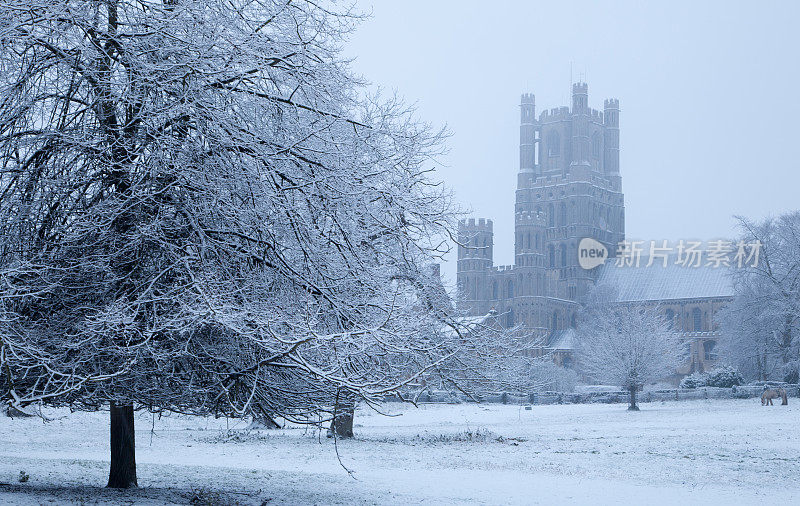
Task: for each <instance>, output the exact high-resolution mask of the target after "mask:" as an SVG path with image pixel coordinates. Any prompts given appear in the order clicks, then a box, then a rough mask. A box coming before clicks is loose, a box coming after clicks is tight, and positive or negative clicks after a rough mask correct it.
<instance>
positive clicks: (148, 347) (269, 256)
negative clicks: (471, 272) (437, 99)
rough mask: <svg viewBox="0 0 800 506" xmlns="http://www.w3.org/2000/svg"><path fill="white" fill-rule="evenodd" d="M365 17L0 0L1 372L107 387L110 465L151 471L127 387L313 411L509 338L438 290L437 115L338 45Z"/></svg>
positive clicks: (96, 395) (54, 401) (236, 7)
mask: <svg viewBox="0 0 800 506" xmlns="http://www.w3.org/2000/svg"><path fill="white" fill-rule="evenodd" d="M355 21H356V18H355V17H354V16H352V15H350V13H349V12H348V11H346V10H345V11H342V10H338V11H337V10H336V7H335V6H334V7H330V8H328V7H325V6H324V5H323V4H319V3H317V2H312V1H308V0H297V1H291V2H287V1H283V0H281V1H277V0H263V1H256V2H251V1H246V0H225V1H220V0H164V1H159V0H152V1H150V0H145V1H135V2H134V1H129V0H102V1H98V0H91V1H88V0H87V1H81V0H43V1H40V2H33V3H31V2H30V1H28V0H8V1H5V2H3V4H2V6H1V7H0V239H1V240H2V241H1V242H0V283H2V289H1V290H2V292H0V388H2V390H0V396H2V398H3V399H4V400H5V401H7V402H9V403H10V404H12V405H14V406H18V407H22V406H25V405H27V404H31V403H36V402H39V403H45V404H50V405H69V406H71V407H72V408H75V409H99V408H101V407H102V406H105V405H109V404H110V406H111V437H112V445H111V473H110V477H109V482H108V485H109V486H112V487H128V486H134V485H136V484H137V480H136V473H135V460H134V433H133V410H134V406H138V407H144V408H148V409H151V410H173V411H178V412H184V413H196V414H207V413H215V414H224V415H229V416H246V415H256V416H260V415H264V416H281V417H284V418H286V419H289V420H294V421H298V422H306V423H309V422H316V423H322V422H323V421H325V420H331V419H335V418H336V417H337V416H338V415H339V414H341V413H342V412H343V410H344V411H347V410H351V409H352V405H353V403H354V402H356V401H358V400H362V401H366V402H377V401H379V400H380V399H381V398H382V397H383V396H384V395H385V394H387V393H388V392H392V391H396V390H399V389H402V388H403V387H404V386H406V385H409V384H412V383H413V382H415V381H416V380H417V379H419V378H420V377H422V376H426V375H427V376H441V378H440V379H442V381H450V382H455V383H459V382H460V381H461V380H463V379H467V380H470V381H475V376H480V375H481V374H483V373H482V372H481V371H486V370H487V367H488V366H491V365H496V364H498V363H502V357H501V356H500V355H499V354H498V353H497V352H498V350H500V349H507V348H503V347H499V346H498V345H497V344H495V345H494V347H493V348H492V347H490V343H488V340H487V339H485V338H483V339H476V336H478V337H480V336H482V335H484V334H482V333H474V332H470V331H469V330H468V329H466V327H465V326H464V325H462V323H461V322H460V320H459V319H458V318H456V317H455V316H456V315H454V314H453V311H452V309H451V308H450V307H449V306H448V305H447V304H440V303H433V302H432V301H433V300H434V299H435V297H432V295H431V294H433V293H434V292H436V291H437V290H438V288H437V287H438V275H437V276H434V275H433V274H432V269H431V267H432V263H433V262H434V261H435V260H436V259H437V258H439V257H440V256H441V255H442V254H443V253H445V252H446V251H447V249H448V247H449V246H448V242H447V240H448V239H449V238H450V237H451V235H450V231H451V227H452V225H453V224H454V219H453V216H452V206H451V200H450V197H449V194H448V193H447V192H446V191H445V190H443V189H442V188H441V186H440V185H438V184H437V183H435V182H434V181H432V180H431V179H430V175H429V169H428V163H427V162H428V161H429V160H430V159H431V157H433V156H435V155H436V154H438V153H439V152H440V150H441V146H442V144H441V141H442V133H441V132H438V131H432V130H431V129H430V128H428V127H427V126H426V125H425V124H421V123H419V122H418V121H416V120H415V119H414V116H413V114H412V111H409V110H408V109H406V108H405V107H404V106H403V105H402V103H400V102H399V101H397V100H395V99H388V100H382V99H380V98H377V97H371V98H369V97H368V95H367V94H366V93H365V91H364V88H363V86H362V85H361V83H360V81H359V80H358V79H356V78H355V77H354V76H353V75H352V74H351V73H350V72H349V71H348V68H347V64H346V62H345V61H343V60H342V58H341V57H340V55H339V46H340V44H341V42H342V41H343V37H344V36H345V35H346V34H347V32H348V31H349V30H351V29H352V28H353V25H354V22H355ZM365 97H367V98H365ZM490 350H491V351H490ZM467 357H469V360H467V359H466V358H467ZM465 365H468V366H465ZM476 371H477V372H476ZM343 400H344V402H342V401H343ZM342 404H344V405H345V406H344V408H342V406H341V405H342Z"/></svg>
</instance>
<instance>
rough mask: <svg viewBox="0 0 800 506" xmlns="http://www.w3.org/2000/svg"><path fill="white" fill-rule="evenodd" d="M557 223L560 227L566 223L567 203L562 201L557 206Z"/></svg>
mask: <svg viewBox="0 0 800 506" xmlns="http://www.w3.org/2000/svg"><path fill="white" fill-rule="evenodd" d="M558 224H559V225H560V226H562V227H563V226H564V225H566V224H567V204H565V203H564V202H562V203H561V205H560V206H558Z"/></svg>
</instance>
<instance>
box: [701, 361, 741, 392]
mask: <svg viewBox="0 0 800 506" xmlns="http://www.w3.org/2000/svg"><path fill="white" fill-rule="evenodd" d="M743 384H744V378H742V375H741V374H739V371H737V370H736V369H735V368H733V367H731V366H729V365H726V366H722V367H717V368H715V369H712V370H711V371H709V372H708V373H707V380H706V386H709V387H719V388H730V387H732V386H737V385H743Z"/></svg>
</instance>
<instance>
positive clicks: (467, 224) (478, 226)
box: [458, 218, 494, 232]
mask: <svg viewBox="0 0 800 506" xmlns="http://www.w3.org/2000/svg"><path fill="white" fill-rule="evenodd" d="M493 227H494V224H493V223H492V220H490V219H487V218H478V219H477V220H476V219H475V218H469V219H462V220H459V222H458V229H459V230H483V231H488V232H491V231H492V229H493Z"/></svg>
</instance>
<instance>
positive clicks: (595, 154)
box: [592, 132, 600, 160]
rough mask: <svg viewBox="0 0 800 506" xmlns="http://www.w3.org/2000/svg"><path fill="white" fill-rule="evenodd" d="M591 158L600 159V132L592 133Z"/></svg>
mask: <svg viewBox="0 0 800 506" xmlns="http://www.w3.org/2000/svg"><path fill="white" fill-rule="evenodd" d="M592 158H594V159H595V160H599V159H600V134H599V133H597V132H595V133H594V135H592Z"/></svg>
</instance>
